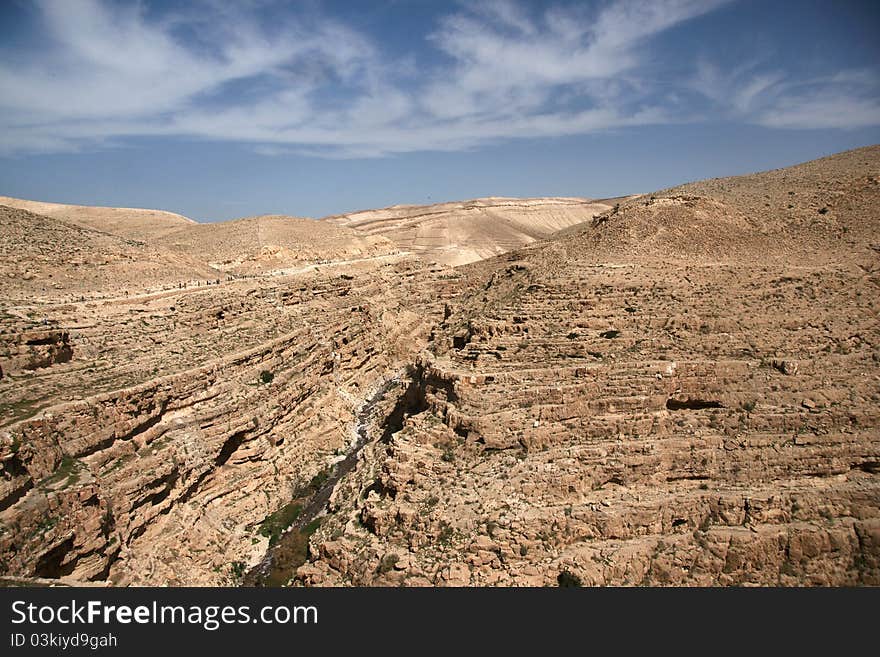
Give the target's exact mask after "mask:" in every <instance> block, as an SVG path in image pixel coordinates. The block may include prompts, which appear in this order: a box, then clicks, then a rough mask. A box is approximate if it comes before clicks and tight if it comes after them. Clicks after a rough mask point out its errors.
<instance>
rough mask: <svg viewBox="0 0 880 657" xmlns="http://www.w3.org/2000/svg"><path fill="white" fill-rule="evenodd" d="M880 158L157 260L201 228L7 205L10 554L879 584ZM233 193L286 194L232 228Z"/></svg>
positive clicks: (128, 568) (491, 204) (404, 212)
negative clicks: (139, 239)
mask: <svg viewBox="0 0 880 657" xmlns="http://www.w3.org/2000/svg"><path fill="white" fill-rule="evenodd" d="M878 168H880V147H872V148H868V149H860V150H858V151H851V152H848V153H843V154H840V155H838V156H834V157H831V158H826V159H824V160H818V161H816V162H811V163H807V164H805V165H801V166H799V167H792V168H789V169H784V170H780V171H774V172H768V173H766V174H756V175H754V176H745V177H741V178H729V179H718V180H712V181H704V182H700V183H694V184H692V185H686V186H682V187H679V188H675V189H671V190H666V191H661V192H656V193H654V194H646V195H641V196H638V197H629V198H624V199H617V200H614V201H613V202H609V203H604V204H603V207H601V208H591V210H590V211H589V212H587V211H585V210H584V207H585V206H584V202H582V201H580V200H572V199H562V200H558V202H554V203H556V205H559V206H565V207H566V208H568V209H566V210H565V212H569V211H571V212H575V210H574V209H573V208H574V207H575V206H577V207H579V208H581V209H580V210H577V211H576V212H578V213H581V212H586V214H587V215H589V216H586V217H583V218H582V219H583V220H582V222H581V223H579V224H577V225H573V224H574V223H575V221H574V218H573V215H570V216H568V215H567V216H568V218H567V219H565V221H562V220H560V221H559V222H558V224H557V223H554V224H553V225H552V226H551V225H550V224H551V223H552V222H550V220H549V219H548V220H547V222H548V223H547V225H546V226H545V227H544V228H545V229H546V232H542V233H541V234H531V235H530V236H529V237H528V238H527V239H522V240H520V239H519V238H516V239H513V238H511V239H510V240H506V241H505V240H501V241H499V242H497V244H495V246H492V245H491V242H492V239H494V238H493V235H495V236H498V235H502V234H504V235H506V234H508V233H506V232H505V231H507V228H510V226H511V225H512V224H510V223H509V222H508V219H509V217H508V218H507V219H506V218H505V216H506V215H505V216H502V214H503V213H501V211H500V210H498V208H499V207H500V206H502V205H505V204H507V205H516V203H513V202H512V201H510V200H509V199H506V200H499V199H490V200H488V201H485V202H483V201H481V202H468V203H465V204H450V205H451V206H452V205H457V206H462V207H460V208H458V209H455V208H451V209H450V208H445V209H441V210H439V212H441V214H442V213H452V214H455V217H460V216H470V217H475V216H479V217H480V219H479V221H478V222H477V225H482V226H483V227H484V228H486V227H487V226H489V225H490V224H492V222H495V223H497V224H498V225H499V226H506V228H503V229H501V228H499V229H498V231H497V232H495V233H493V232H492V231H488V232H485V231H483V229H482V228H481V229H480V231H483V232H480V235H479V238H480V240H482V242H479V240H478V242H479V243H480V244H482V245H483V246H479V248H477V247H473V250H472V251H468V250H467V249H465V257H464V260H468V261H470V260H474V259H475V258H482V257H485V256H490V255H493V254H498V253H502V252H503V255H500V256H499V255H495V257H489V258H487V259H485V260H480V261H478V262H471V263H470V264H467V265H464V266H461V267H455V268H451V267H447V266H443V265H437V264H431V263H430V260H432V259H434V260H441V261H442V260H443V257H439V258H437V257H434V255H431V254H429V253H427V251H429V250H430V249H435V254H436V250H437V249H439V252H441V253H442V252H443V251H444V249H446V250H448V251H449V253H453V252H454V248H453V247H452V242H451V241H450V242H449V243H448V244H447V243H446V242H443V240H440V241H439V242H438V241H434V242H431V241H430V240H428V241H424V242H419V240H418V239H412V240H410V241H407V240H406V239H404V238H403V237H401V236H402V235H405V234H407V232H406V231H408V230H410V229H411V228H412V227H413V226H415V228H414V229H413V230H414V231H415V233H418V232H419V230H421V228H419V226H422V225H423V224H422V223H420V221H421V220H419V221H416V217H415V216H414V211H413V210H412V208H409V209H406V208H404V209H400V208H396V209H395V208H392V209H390V210H386V211H377V212H378V214H376V215H375V216H373V217H372V218H371V219H369V218H365V217H361V219H369V221H366V220H365V221H363V222H361V221H360V220H359V219H358V218H356V217H355V218H352V217H349V218H347V219H346V218H338V219H339V222H340V223H342V224H348V228H346V229H345V230H342V228H340V226H335V227H331V228H330V232H329V233H326V234H327V235H330V233H332V234H333V235H336V236H337V237H339V240H340V241H338V242H337V241H334V240H335V238H334V240H331V241H330V242H328V245H327V250H326V252H323V253H322V252H321V250H320V244H319V240H318V241H315V242H312V243H303V244H302V245H301V249H300V246H298V244H299V242H298V241H297V240H294V239H293V238H291V236H290V235H287V234H284V235H280V234H279V235H276V237H278V240H279V241H280V240H282V238H283V239H288V238H290V240H291V241H289V242H288V243H286V246H283V249H286V250H284V251H278V252H277V253H276V252H272V253H269V252H267V253H263V252H262V251H258V252H255V251H253V249H252V248H251V247H250V246H248V247H247V248H246V249H244V251H246V253H245V254H244V255H243V259H242V260H241V261H240V262H237V261H235V257H236V256H235V254H234V253H233V254H232V255H233V261H230V262H232V264H231V265H229V266H230V267H232V269H233V271H232V272H231V273H230V275H229V276H225V275H223V276H219V277H217V278H214V279H213V280H211V281H210V282H211V284H210V285H207V284H205V283H207V282H208V280H207V279H206V280H204V281H202V283H203V284H202V285H199V284H198V282H196V283H192V281H190V283H189V284H184V282H183V281H180V282H179V283H178V284H173V285H170V284H169V281H171V282H173V281H175V280H177V278H176V277H179V276H181V275H189V274H190V273H191V272H193V271H202V270H201V269H200V268H205V269H204V272H205V273H206V274H212V273H216V272H218V271H220V270H219V269H218V268H217V266H218V263H217V262H213V264H212V262H209V261H208V260H209V259H210V258H212V257H214V255H211V254H210V253H209V252H208V250H206V252H205V253H203V254H201V256H199V257H201V258H202V260H198V259H197V258H196V256H197V255H198V253H197V251H196V250H194V246H193V245H195V244H197V237H198V234H199V231H200V229H198V228H196V229H194V230H192V231H190V229H191V228H192V227H191V226H188V225H185V226H176V227H175V228H174V229H173V230H171V231H169V232H164V231H163V232H162V235H161V236H160V237H158V238H156V239H155V240H153V241H152V242H150V243H146V242H144V243H136V244H135V243H129V242H126V241H125V240H126V239H128V238H122V237H120V236H119V235H117V234H115V233H112V231H107V232H99V231H95V230H92V229H87V228H84V227H83V226H81V225H79V224H74V223H72V222H69V221H68V220H67V219H63V220H62V219H53V218H49V217H41V216H39V215H34V214H32V213H28V212H25V211H23V210H13V209H8V210H3V209H2V208H0V219H2V220H3V221H6V222H7V223H6V224H4V225H5V226H8V227H10V228H9V230H6V231H5V232H3V234H2V239H0V246H4V247H5V248H7V249H12V250H13V251H14V250H15V249H26V250H23V251H22V253H25V254H27V255H26V257H24V258H19V259H17V260H12V259H5V260H4V261H3V262H4V266H7V264H6V263H9V262H11V263H12V264H11V265H8V267H9V269H8V272H12V274H13V275H11V276H10V275H8V273H4V276H5V278H3V279H2V280H4V281H6V282H5V283H4V284H3V285H2V286H0V367H2V369H3V376H2V377H0V580H2V581H11V582H15V583H21V582H25V583H27V582H32V583H35V582H39V583H59V582H62V583H83V582H88V583H93V584H115V585H140V584H157V585H181V584H191V585H192V584H201V585H221V584H227V585H233V584H240V583H241V582H242V581H248V580H244V579H243V577H242V575H243V573H248V575H250V574H251V573H253V572H254V571H257V570H259V568H260V566H261V564H263V563H265V562H266V559H267V558H268V556H270V555H272V554H274V553H273V550H278V551H280V548H284V549H286V550H288V555H287V556H288V557H289V563H291V564H294V565H293V566H292V567H291V570H290V572H286V573H282V575H284V576H283V577H281V578H280V579H278V580H277V581H278V583H282V584H283V583H288V582H292V583H294V584H300V585H315V586H323V585H406V586H556V585H571V584H578V583H580V584H585V585H605V584H609V585H699V586H703V585H707V586H708V585H864V584H873V585H878V584H880V480H878V474H880V411H878V409H880V326H878V323H877V316H878V312H880V305H878V304H880V296H878V294H877V288H878V286H880V275H878V272H880V261H878V258H880V239H878V235H880V214H878V208H880V184H878V178H877V171H878ZM550 201H551V200H546V199H540V200H530V201H527V202H522V203H521V205H523V206H524V207H525V206H528V207H526V208H525V209H523V210H522V212H523V213H524V215H523V216H525V215H526V214H528V215H529V216H530V217H531V218H532V219H535V216H537V215H538V214H540V213H541V212H545V210H546V208H545V209H540V208H541V207H543V206H546V205H548V204H549V205H553V203H551V202H550ZM569 206H571V207H569ZM582 206H583V207H582ZM536 208H538V209H536ZM516 211H517V212H520V210H516ZM460 212H461V213H464V214H460ZM505 212H506V210H505ZM560 212H561V210H560ZM383 213H384V214H383ZM529 213H532V214H529ZM416 214H417V213H416ZM380 215H381V216H380ZM593 215H595V216H593ZM444 216H446V215H444ZM545 218H546V217H545ZM264 219H265V218H264ZM349 219H351V220H350V221H349ZM373 220H375V221H376V224H375V225H376V226H379V228H378V229H377V230H376V231H375V232H376V233H377V234H378V235H375V234H373V235H371V229H370V228H369V227H370V226H371V225H373V224H371V223H370V222H371V221H373ZM411 220H412V221H411ZM447 220H448V222H450V223H449V224H448V225H449V226H452V225H453V223H455V222H458V219H455V218H454V217H452V215H449V216H447V217H446V218H445V219H442V221H443V222H446V221H447ZM426 221H427V220H426ZM511 221H513V220H512V219H511ZM554 221H555V220H554ZM413 222H415V223H413ZM505 222H507V223H505ZM428 223H430V222H428ZM254 225H256V226H257V227H258V228H259V227H260V226H262V227H263V228H266V230H267V231H270V232H271V231H275V230H278V231H282V232H283V231H284V230H286V229H291V230H294V228H296V227H299V228H302V226H301V225H300V224H299V223H298V222H293V223H291V222H290V221H289V218H268V219H265V220H261V221H257V222H256V224H254V223H253V222H250V220H247V221H246V222H244V223H243V224H242V225H240V226H233V227H232V228H231V229H227V230H228V231H230V232H228V233H224V234H228V235H229V236H230V239H238V238H239V237H240V238H241V239H242V240H243V241H242V245H245V243H246V242H247V241H248V240H250V239H251V238H252V237H253V231H252V230H251V229H252V228H253V227H254ZM329 225H330V224H328V226H329ZM383 225H384V226H386V227H388V226H394V230H388V231H385V230H384V228H381V227H382V226H383ZM425 225H427V224H425ZM456 225H458V224H456ZM459 227H460V226H459ZM520 228H522V226H521V225H520V227H519V228H516V230H517V231H519V230H520ZM336 229H339V231H336ZM398 229H399V230H398ZM558 229H562V230H560V231H559V232H553V233H552V234H550V233H551V232H552V230H558ZM119 230H124V228H122V229H119ZM177 230H179V231H182V232H180V233H179V234H178V236H177V238H174V234H175V231H177ZM260 230H262V229H260ZM260 230H257V235H258V236H259V235H260V234H261V233H260ZM431 230H434V228H431ZM450 230H451V228H450ZM456 230H458V229H456ZM486 230H488V228H487V229H486ZM542 230H544V229H542ZM89 231H91V232H89ZM357 231H360V232H359V233H357V235H356V237H357V239H354V240H352V234H354V233H356V232H357ZM395 231H397V232H395ZM184 232H185V234H186V235H190V237H192V238H193V240H195V241H193V242H188V241H187V240H188V239H189V238H186V239H182V237H181V236H183V235H184ZM321 234H322V235H323V234H325V233H321ZM29 235H30V236H31V237H34V236H41V237H40V239H31V237H28V236H29ZM291 235H292V233H291ZM432 235H434V237H436V234H434V233H432ZM193 236H195V237H193ZM215 237H216V235H215ZM377 237H378V238H381V239H374V240H373V241H370V240H369V239H367V238H377ZM386 237H387V239H388V240H390V242H393V245H394V248H390V249H389V248H388V247H389V243H390V242H387V241H385V240H386ZM434 237H431V239H434ZM173 239H178V240H179V242H178V243H179V244H181V245H183V246H181V248H180V250H177V251H175V248H176V247H172V246H169V244H168V243H167V240H173ZM297 239H300V238H297ZM302 239H305V238H302ZM407 239H408V238H407ZM444 239H445V238H444ZM499 239H500V238H499ZM64 240H79V241H78V242H77V245H78V247H81V248H80V252H79V253H78V255H77V256H76V257H75V258H74V259H73V260H71V259H70V258H69V257H68V256H69V254H68V253H67V252H66V251H65V249H63V248H62V246H63V244H64ZM224 240H225V238H224V239H220V240H218V241H217V243H216V244H215V246H217V248H218V249H220V250H222V249H223V248H226V247H225V246H224ZM359 240H361V241H359ZM159 242H163V244H162V245H161V246H160V245H159ZM248 243H250V242H248ZM444 244H446V246H444ZM258 245H259V240H258ZM352 245H355V248H356V250H358V249H361V248H362V247H363V251H361V252H356V251H349V250H348V249H349V247H351V246H352ZM438 245H439V246H438ZM251 246H252V245H251ZM263 246H265V244H263ZM447 246H448V249H447ZM221 247H222V248H221ZM337 247H338V249H339V250H336V249H337ZM374 247H375V248H374ZM484 247H485V249H484ZM467 248H471V247H467ZM298 249H300V250H298ZM402 251H416V252H418V253H417V254H416V253H405V252H402ZM8 252H11V251H8ZM254 253H256V255H254ZM304 253H308V257H307V258H306V259H305V260H300V258H301V255H297V254H304ZM96 254H99V255H100V257H101V258H106V259H107V260H106V262H105V261H104V260H101V261H100V263H98V262H97V261H95V262H93V261H91V260H89V261H88V262H85V261H83V260H82V258H85V257H88V258H92V257H93V256H95V255H96ZM120 254H123V255H125V257H129V256H130V258H131V260H130V262H132V263H135V264H132V265H131V266H130V267H129V266H128V265H126V266H120V267H118V268H117V267H116V265H114V264H113V263H115V262H117V261H116V260H113V259H114V258H117V257H118V256H119V257H121V256H120ZM126 254H127V255H126ZM147 254H149V257H148V255H147ZM217 254H219V255H220V256H222V258H221V259H226V258H227V256H228V255H229V254H228V253H226V252H223V253H220V251H217ZM303 257H305V256H303ZM65 258H67V259H65ZM169 258H170V259H169ZM59 262H60V263H61V264H62V265H63V266H57V267H56V268H55V269H52V268H51V267H50V266H49V265H50V264H51V263H55V265H57V264H58V263H59ZM290 262H299V263H300V264H302V266H299V265H297V266H294V267H286V263H290ZM34 263H38V264H39V267H37V266H36V265H35V264H34ZM145 263H146V264H145ZM161 263H165V265H167V266H164V265H161ZM173 263H176V265H175V266H177V265H180V267H181V269H175V268H174V267H172V266H171V264H173ZM303 263H305V264H303ZM227 264H229V263H227ZM160 265H161V266H160ZM282 265H284V266H282ZM105 266H109V267H111V269H110V270H107V271H105V270H103V269H101V268H102V267H105ZM192 267H194V268H195V269H192ZM239 267H243V268H244V269H236V268H239ZM251 267H252V268H251ZM96 268H97V269H96ZM13 269H14V271H13ZM4 271H5V270H4ZM96 271H100V272H103V273H101V276H103V278H101V279H100V281H101V282H100V285H98V284H97V283H94V281H93V279H92V278H90V277H91V276H93V275H94V274H95V272H96ZM77 272H79V273H77ZM114 272H115V273H117V274H118V276H119V278H118V280H117V279H115V278H114V276H115V274H114ZM59 273H60V274H61V276H62V280H63V281H64V282H63V283H59V286H60V287H58V288H56V287H54V286H53V285H52V284H51V283H48V282H47V281H49V280H50V277H49V274H52V277H51V280H56V276H57V275H58V274H59ZM19 274H21V275H19ZM24 274H27V277H26V276H24ZM139 276H140V278H138V277H139ZM126 277H128V278H126ZM163 277H164V278H163ZM94 280H98V279H94ZM192 280H195V279H192ZM156 281H160V282H161V283H162V286H164V287H165V289H162V287H161V286H160V287H159V288H158V289H156V288H155V287H154V284H155V283H156ZM114 285H119V286H121V288H124V289H116V290H114ZM35 286H36V287H35ZM95 286H97V287H95ZM138 286H140V287H138ZM34 292H38V294H34ZM343 463H344V464H346V468H347V469H345V470H343V469H342V468H341V467H340V464H343ZM342 472H344V473H345V475H344V476H341V475H340V476H339V477H337V476H336V475H338V474H339V473H342ZM334 473H335V474H334ZM322 482H324V484H322ZM327 482H329V485H328V484H327ZM319 493H320V494H319ZM294 521H296V522H297V523H299V524H296V525H294ZM294 526H296V527H297V528H303V531H302V532H300V531H299V529H297V531H296V532H293V531H292V530H291V529H290V528H292V527H294ZM306 527H307V528H308V531H307V532H306V531H305V528H306ZM285 536H286V537H288V538H289V539H290V540H289V542H287V543H286V542H285V538H284V537H285ZM266 581H270V583H271V581H275V580H266Z"/></svg>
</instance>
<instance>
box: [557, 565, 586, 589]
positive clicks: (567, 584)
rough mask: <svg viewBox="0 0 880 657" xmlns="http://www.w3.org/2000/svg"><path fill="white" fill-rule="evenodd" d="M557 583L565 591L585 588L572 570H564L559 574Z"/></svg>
mask: <svg viewBox="0 0 880 657" xmlns="http://www.w3.org/2000/svg"><path fill="white" fill-rule="evenodd" d="M556 583H557V584H559V586H560V587H561V588H564V589H570V588H578V587H580V586H583V582H581V578H580V577H578V576H577V575H575V574H574V573H573V572H571V571H570V570H563V571H562V572H561V573H559V575H557V576H556Z"/></svg>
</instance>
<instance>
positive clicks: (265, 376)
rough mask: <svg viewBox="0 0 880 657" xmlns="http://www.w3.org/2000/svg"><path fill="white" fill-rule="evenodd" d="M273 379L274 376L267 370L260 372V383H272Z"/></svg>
mask: <svg viewBox="0 0 880 657" xmlns="http://www.w3.org/2000/svg"><path fill="white" fill-rule="evenodd" d="M273 379H275V375H274V374H272V372H270V371H269V370H263V371H262V372H260V383H272V381H273Z"/></svg>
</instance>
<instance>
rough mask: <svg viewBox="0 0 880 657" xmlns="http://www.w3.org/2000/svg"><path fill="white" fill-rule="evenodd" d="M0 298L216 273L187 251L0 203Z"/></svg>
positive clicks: (54, 295)
mask: <svg viewBox="0 0 880 657" xmlns="http://www.w3.org/2000/svg"><path fill="white" fill-rule="evenodd" d="M0 263H2V264H0V299H2V301H3V302H4V303H9V302H10V301H15V300H18V301H19V302H21V301H31V302H32V301H37V300H39V299H44V300H58V299H63V298H75V297H78V296H88V297H90V296H93V295H96V294H97V295H108V294H122V293H124V292H125V291H139V290H143V289H147V288H151V287H160V286H163V285H169V286H170V285H178V284H182V283H183V282H187V281H192V282H195V281H199V280H203V281H208V280H210V281H213V280H215V278H216V276H217V275H218V273H217V272H216V271H215V270H213V269H211V268H209V267H207V266H206V265H204V264H202V263H200V262H198V261H197V260H195V259H192V258H189V257H187V256H185V255H178V254H172V253H169V252H165V251H162V250H161V249H157V248H155V247H153V246H151V245H147V244H145V243H143V242H137V241H134V240H131V239H124V238H122V237H119V236H117V235H111V234H109V233H105V232H101V231H97V230H92V229H89V228H84V227H82V226H79V225H77V224H74V223H70V222H67V221H64V220H60V219H57V218H51V217H46V216H43V215H40V214H34V213H33V212H28V211H27V210H21V209H17V208H11V207H7V206H4V205H0Z"/></svg>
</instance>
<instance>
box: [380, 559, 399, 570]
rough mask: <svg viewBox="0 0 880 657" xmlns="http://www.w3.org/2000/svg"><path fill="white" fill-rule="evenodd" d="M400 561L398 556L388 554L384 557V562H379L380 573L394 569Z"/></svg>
mask: <svg viewBox="0 0 880 657" xmlns="http://www.w3.org/2000/svg"><path fill="white" fill-rule="evenodd" d="M398 561H400V557H399V556H397V555H396V554H386V555H385V556H384V557H382V561H381V562H379V572H380V573H387V572H390V571H392V570H393V569H394V566H395V565H397V562H398Z"/></svg>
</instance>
